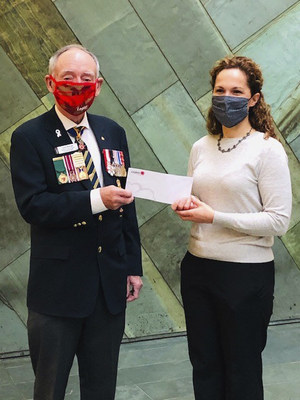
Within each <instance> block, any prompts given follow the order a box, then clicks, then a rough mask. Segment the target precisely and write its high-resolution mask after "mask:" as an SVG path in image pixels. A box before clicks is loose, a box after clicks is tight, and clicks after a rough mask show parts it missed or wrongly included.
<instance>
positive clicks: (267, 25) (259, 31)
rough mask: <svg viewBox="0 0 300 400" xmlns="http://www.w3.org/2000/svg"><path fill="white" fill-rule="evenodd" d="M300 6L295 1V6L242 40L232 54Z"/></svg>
mask: <svg viewBox="0 0 300 400" xmlns="http://www.w3.org/2000/svg"><path fill="white" fill-rule="evenodd" d="M299 5H300V0H299V1H297V2H296V3H295V4H292V5H291V6H290V7H288V8H286V9H285V10H284V11H282V13H280V14H279V15H277V16H276V17H275V18H273V19H271V20H270V21H269V22H268V23H267V24H266V25H264V26H262V27H261V28H260V29H258V30H257V31H256V32H254V33H253V34H252V35H250V36H249V37H248V38H247V39H245V40H243V41H242V42H241V43H240V44H238V45H237V46H236V47H234V48H233V50H232V51H233V53H234V54H236V53H238V52H240V50H242V49H243V47H246V46H247V45H248V44H249V43H251V42H254V41H255V40H256V39H257V38H258V37H259V36H261V35H262V34H263V33H264V32H266V31H267V30H268V29H269V28H270V26H271V25H273V24H276V23H277V21H279V19H281V18H284V16H285V15H286V14H289V13H290V12H291V10H292V9H293V8H296V7H298V6H299Z"/></svg>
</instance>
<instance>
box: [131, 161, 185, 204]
mask: <svg viewBox="0 0 300 400" xmlns="http://www.w3.org/2000/svg"><path fill="white" fill-rule="evenodd" d="M192 184H193V178H192V177H189V176H180V175H171V174H163V173H161V172H153V171H148V170H146V169H138V168H129V169H128V176H127V181H126V189H128V190H130V191H131V192H132V194H133V196H134V197H139V198H141V199H148V200H153V201H159V202H161V203H167V204H172V203H174V201H176V200H179V199H181V198H183V197H188V196H190V194H191V191H192Z"/></svg>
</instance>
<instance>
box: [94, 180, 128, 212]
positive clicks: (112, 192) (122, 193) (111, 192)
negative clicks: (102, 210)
mask: <svg viewBox="0 0 300 400" xmlns="http://www.w3.org/2000/svg"><path fill="white" fill-rule="evenodd" d="M99 190H100V194H101V199H102V201H103V204H104V205H105V207H106V208H108V209H110V210H117V209H118V208H120V207H121V206H123V205H125V204H130V203H131V202H133V200H134V199H133V196H132V193H131V192H130V191H129V190H125V189H122V188H118V187H117V186H114V185H110V186H104V187H102V188H100V189H99Z"/></svg>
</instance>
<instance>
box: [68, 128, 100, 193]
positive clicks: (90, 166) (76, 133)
mask: <svg viewBox="0 0 300 400" xmlns="http://www.w3.org/2000/svg"><path fill="white" fill-rule="evenodd" d="M84 129H85V127H84V126H77V127H75V126H74V128H71V129H68V132H69V134H70V135H71V136H73V137H74V138H75V140H76V142H77V143H78V147H79V150H80V151H81V152H82V154H83V158H84V161H85V165H86V169H87V173H88V175H89V178H90V181H91V182H92V186H93V188H94V189H96V188H99V187H100V183H99V178H98V175H97V172H96V169H95V165H94V163H93V160H92V157H91V154H90V152H89V151H88V148H87V146H86V144H85V143H84V141H83V140H82V138H81V133H82V132H83V130H84Z"/></svg>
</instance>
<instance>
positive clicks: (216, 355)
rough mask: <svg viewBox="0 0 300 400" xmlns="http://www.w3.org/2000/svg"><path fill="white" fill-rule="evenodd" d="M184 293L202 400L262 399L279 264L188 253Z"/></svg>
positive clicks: (196, 390) (196, 386) (195, 377)
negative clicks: (243, 261) (226, 260)
mask: <svg viewBox="0 0 300 400" xmlns="http://www.w3.org/2000/svg"><path fill="white" fill-rule="evenodd" d="M181 294H182V298H183V305H184V310H185V317H186V324H187V338H188V346H189V356H190V360H191V363H192V366H193V385H194V393H195V399H196V400H262V399H263V384H262V359H261V353H262V351H263V349H264V347H265V345H266V339H267V327H268V323H269V321H270V317H271V314H272V309H273V294H274V262H273V261H271V262H267V263H258V264H253V263H249V264H248V263H232V262H223V261H215V260H208V259H202V258H199V257H195V256H193V255H191V254H190V253H187V254H186V255H185V257H184V259H183V261H182V264H181Z"/></svg>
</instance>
